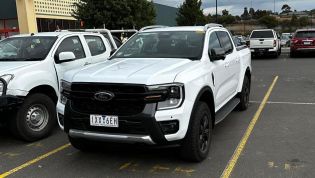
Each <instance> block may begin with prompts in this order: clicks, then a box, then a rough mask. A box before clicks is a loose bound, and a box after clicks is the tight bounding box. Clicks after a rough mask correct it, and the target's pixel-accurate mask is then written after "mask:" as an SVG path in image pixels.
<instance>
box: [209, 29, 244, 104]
mask: <svg viewBox="0 0 315 178" xmlns="http://www.w3.org/2000/svg"><path fill="white" fill-rule="evenodd" d="M214 48H224V49H225V51H226V58H225V59H224V60H218V61H213V62H212V64H213V65H214V66H215V67H214V70H213V73H212V74H213V79H214V87H215V91H214V95H215V105H216V107H220V106H222V105H223V104H224V103H225V102H226V101H227V99H228V98H230V97H232V96H233V95H234V93H235V91H236V88H237V84H238V81H236V80H237V78H238V76H237V73H238V72H237V70H239V69H236V68H237V64H236V63H235V61H234V60H236V59H237V57H238V56H235V53H233V51H234V50H235V49H234V48H233V44H232V40H231V38H230V37H229V35H228V32H226V31H217V32H212V33H211V34H210V39H209V50H210V51H211V49H214ZM210 56H211V55H210ZM210 58H211V57H210Z"/></svg>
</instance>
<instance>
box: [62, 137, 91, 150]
mask: <svg viewBox="0 0 315 178" xmlns="http://www.w3.org/2000/svg"><path fill="white" fill-rule="evenodd" d="M68 138H69V141H70V143H71V145H72V146H73V147H74V148H76V149H78V150H80V151H82V152H89V151H91V150H93V148H94V146H95V144H93V143H92V142H91V141H88V140H85V139H81V138H73V137H70V136H68Z"/></svg>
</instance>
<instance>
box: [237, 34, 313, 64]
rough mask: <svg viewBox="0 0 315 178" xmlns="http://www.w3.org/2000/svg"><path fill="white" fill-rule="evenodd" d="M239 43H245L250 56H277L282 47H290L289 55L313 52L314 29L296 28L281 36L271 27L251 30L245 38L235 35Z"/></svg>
mask: <svg viewBox="0 0 315 178" xmlns="http://www.w3.org/2000/svg"><path fill="white" fill-rule="evenodd" d="M235 38H237V41H239V43H240V44H244V43H246V45H247V46H248V47H249V48H250V50H251V53H252V56H253V57H255V56H263V55H269V56H273V57H275V58H277V57H278V56H279V55H280V54H281V50H282V47H290V56H291V57H297V56H298V55H300V54H305V53H309V52H315V29H298V30H297V31H296V32H295V33H292V34H291V33H282V34H281V36H280V35H279V34H278V33H277V32H276V31H275V30H273V29H260V30H253V31H252V32H251V34H250V36H249V38H248V40H245V38H244V37H242V36H235Z"/></svg>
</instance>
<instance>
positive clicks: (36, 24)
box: [0, 0, 80, 37]
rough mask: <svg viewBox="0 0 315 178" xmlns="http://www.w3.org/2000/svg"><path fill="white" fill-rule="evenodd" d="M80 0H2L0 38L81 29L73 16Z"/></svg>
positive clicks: (0, 2)
mask: <svg viewBox="0 0 315 178" xmlns="http://www.w3.org/2000/svg"><path fill="white" fill-rule="evenodd" d="M78 1H79V0H1V1H0V33H1V34H0V36H2V37H4V36H9V35H12V34H14V33H33V32H44V31H55V30H58V29H59V28H60V29H69V28H72V29H73V28H79V27H80V22H79V21H77V20H76V19H75V18H73V17H72V16H71V13H72V11H73V10H74V8H75V6H74V3H75V2H78Z"/></svg>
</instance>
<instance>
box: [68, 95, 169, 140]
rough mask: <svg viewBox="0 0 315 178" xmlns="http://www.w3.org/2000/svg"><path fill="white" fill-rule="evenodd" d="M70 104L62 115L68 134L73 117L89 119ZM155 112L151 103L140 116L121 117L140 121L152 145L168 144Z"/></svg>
mask: <svg viewBox="0 0 315 178" xmlns="http://www.w3.org/2000/svg"><path fill="white" fill-rule="evenodd" d="M70 102H71V100H69V101H68V102H67V104H66V106H65V115H64V131H65V132H66V133H68V134H69V130H70V129H73V128H71V122H70V119H71V118H75V117H81V118H82V117H85V118H89V115H87V114H84V113H79V112H76V111H74V110H73V109H72V108H71V103H70ZM155 112H156V104H155V103H151V104H146V106H145V108H144V110H143V111H142V113H140V114H137V115H134V116H122V117H129V118H137V119H138V120H140V121H141V123H142V125H143V126H144V128H145V129H146V131H147V133H148V134H149V135H150V137H151V139H152V140H153V141H154V143H156V144H160V145H163V144H168V141H167V140H166V138H165V136H164V134H163V131H162V129H161V127H160V125H159V123H158V122H157V121H156V119H155ZM91 114H92V113H91ZM118 115H119V113H118ZM72 122H73V121H72Z"/></svg>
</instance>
